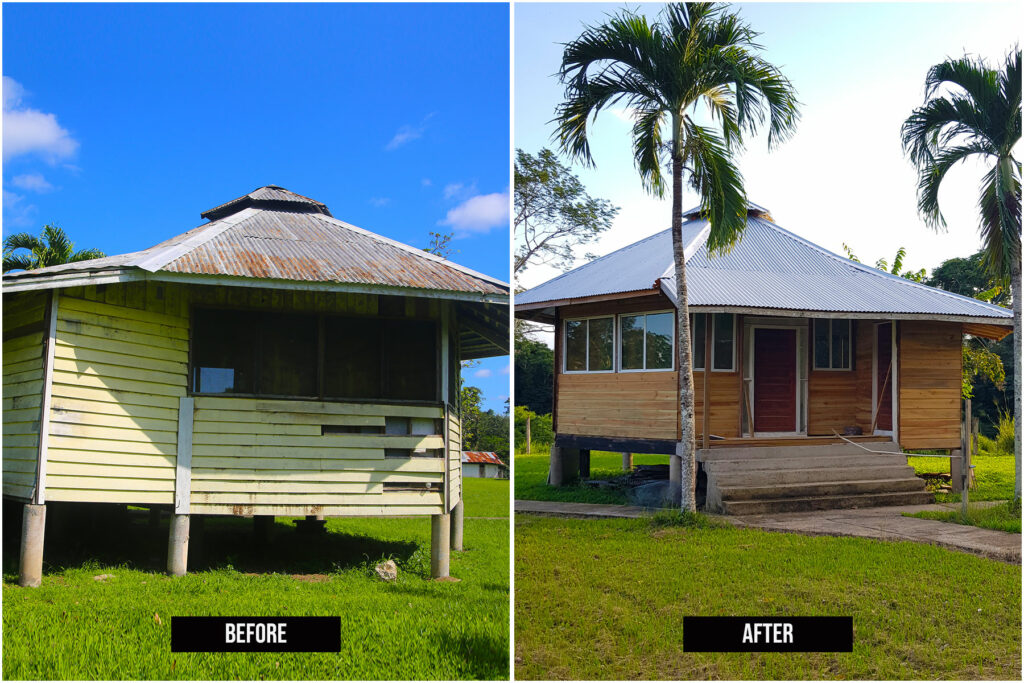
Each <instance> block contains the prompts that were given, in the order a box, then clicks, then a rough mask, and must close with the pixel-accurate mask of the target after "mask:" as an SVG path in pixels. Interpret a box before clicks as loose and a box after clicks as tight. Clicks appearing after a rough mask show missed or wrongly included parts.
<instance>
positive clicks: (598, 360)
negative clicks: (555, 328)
mask: <svg viewBox="0 0 1024 683" xmlns="http://www.w3.org/2000/svg"><path fill="white" fill-rule="evenodd" d="M614 342H615V318H614V317H612V316H609V317H607V318H590V319H587V320H566V321H565V371H566V372H610V371H611V370H612V369H613V367H612V358H613V354H614V349H615V343H614Z"/></svg>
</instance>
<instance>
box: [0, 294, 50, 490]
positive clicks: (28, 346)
mask: <svg viewBox="0 0 1024 683" xmlns="http://www.w3.org/2000/svg"><path fill="white" fill-rule="evenodd" d="M46 298H47V295H46V294H45V293H38V294H37V293H27V294H16V295H13V296H6V297H4V316H3V317H4V324H3V329H4V337H5V338H4V347H3V353H4V358H3V368H4V369H3V373H4V378H3V423H4V424H3V494H4V495H5V496H11V497H14V498H18V499H20V500H28V499H29V498H31V496H32V493H33V490H34V488H35V480H36V465H37V457H38V452H39V417H40V415H39V406H40V404H41V402H42V396H43V334H44V327H45V321H44V320H43V318H44V316H45V315H46ZM8 335H12V336H10V338H7V336H8Z"/></svg>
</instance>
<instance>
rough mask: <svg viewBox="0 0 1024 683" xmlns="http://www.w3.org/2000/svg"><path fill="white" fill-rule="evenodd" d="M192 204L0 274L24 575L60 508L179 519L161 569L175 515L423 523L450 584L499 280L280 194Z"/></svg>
mask: <svg viewBox="0 0 1024 683" xmlns="http://www.w3.org/2000/svg"><path fill="white" fill-rule="evenodd" d="M202 217H203V218H204V219H207V221H208V222H206V223H204V224H203V225H200V226H199V227H197V228H194V229H193V230H190V231H189V232H186V233H183V234H181V235H178V236H177V237H173V238H171V239H169V240H167V241H165V242H162V243H161V244H158V245H156V246H154V247H151V248H149V249H146V250H144V251H140V252H136V253H130V254H122V255H119V256H111V257H107V258H101V259H96V260H92V261H83V262H80V263H71V264H66V265H61V266H53V267H49V268H42V269H38V270H31V271H26V272H18V273H12V274H9V275H6V276H5V277H4V280H3V294H4V302H3V303H4V308H3V330H4V342H3V344H4V346H3V352H4V358H3V363H4V369H3V383H4V387H3V388H4V391H3V430H4V432H3V433H4V442H3V495H4V497H5V498H8V499H14V500H17V501H21V502H23V503H24V504H25V524H24V532H23V535H24V538H23V543H22V580H23V582H26V583H29V584H31V583H36V584H37V583H38V577H39V573H40V571H41V560H42V539H43V528H44V526H43V525H44V520H45V506H46V504H47V503H48V502H57V501H69V502H80V503H85V502H88V503H120V504H132V505H141V506H151V507H157V508H164V509H167V510H173V513H174V516H173V518H172V519H173V522H172V526H171V539H170V543H169V558H168V568H169V570H170V571H171V572H172V573H174V574H181V573H184V572H185V569H186V564H187V551H188V544H187V539H188V525H189V517H190V515H246V516H249V515H252V516H256V517H257V518H259V517H272V516H274V515H299V516H301V515H307V516H321V517H322V516H346V515H370V516H388V515H427V516H431V517H432V519H433V525H432V528H433V544H432V571H433V573H434V575H435V576H445V575H447V573H448V539H449V533H450V524H453V523H454V524H461V510H462V505H461V500H462V488H461V453H462V448H461V436H460V418H459V361H461V360H465V359H471V358H482V357H487V356H495V355H504V354H507V353H508V351H509V346H508V318H509V315H508V302H509V289H508V285H507V284H505V283H504V282H502V281H500V280H497V279H495V278H492V277H489V276H487V275H482V274H480V273H476V272H474V271H472V270H469V269H467V268H464V267H462V266H459V265H457V264H455V263H452V262H450V261H447V260H445V259H443V258H440V257H438V256H435V255H433V254H430V253H427V252H424V251H423V250H421V249H417V248H414V247H410V246H408V245H405V244H401V243H399V242H396V241H394V240H390V239H387V238H385V237H382V236H380V235H376V234H374V233H371V232H368V231H366V230H362V229H360V228H357V227H355V226H352V225H349V224H347V223H345V222H343V221H340V220H338V219H336V218H334V217H333V216H332V215H331V212H330V211H329V210H328V208H327V206H325V205H324V204H323V203H321V202H318V201H316V200H313V199H310V198H308V197H303V196H301V195H298V194H295V193H293V192H289V191H288V190H285V189H283V188H280V187H276V186H267V187H262V188H259V189H257V190H255V191H253V192H251V193H249V194H247V195H244V196H242V197H239V198H237V199H234V200H232V201H230V202H227V203H226V204H223V205H221V206H218V207H216V208H213V209H210V210H209V211H206V212H204V213H203V214H202ZM450 515H452V517H453V518H454V521H453V520H452V519H450ZM458 536H461V529H459V530H458V534H457V537H458ZM26 577H27V578H26Z"/></svg>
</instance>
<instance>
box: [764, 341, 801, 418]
mask: <svg viewBox="0 0 1024 683" xmlns="http://www.w3.org/2000/svg"><path fill="white" fill-rule="evenodd" d="M754 431H756V432H795V431H796V330H771V329H755V330H754Z"/></svg>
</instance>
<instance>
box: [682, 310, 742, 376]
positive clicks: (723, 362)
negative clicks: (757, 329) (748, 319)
mask: <svg viewBox="0 0 1024 683" xmlns="http://www.w3.org/2000/svg"><path fill="white" fill-rule="evenodd" d="M709 320H710V322H711V326H710V327H711V329H710V333H711V369H712V370H720V371H722V372H732V371H734V370H735V369H736V316H735V315H733V314H732V313H714V314H710V313H694V314H693V317H692V319H691V321H690V354H691V358H692V359H693V369H694V370H703V369H705V367H707V364H706V363H707V361H706V359H705V358H704V356H705V352H706V347H705V344H706V343H707V335H708V332H709V330H708V321H709Z"/></svg>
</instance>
